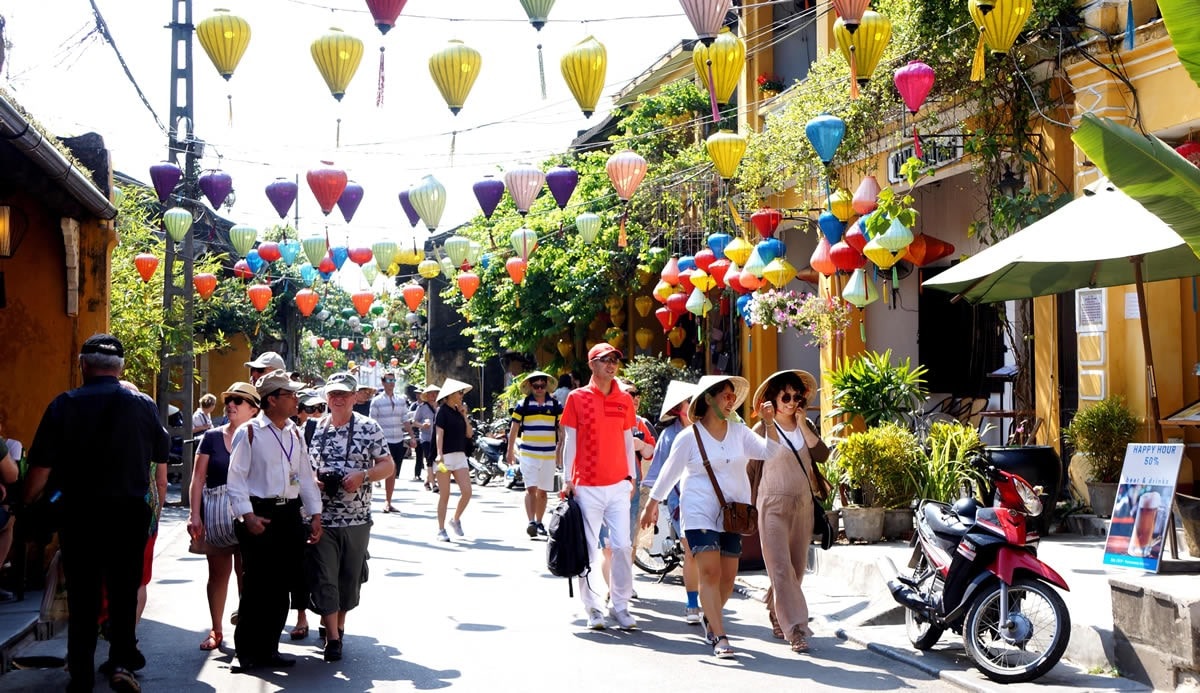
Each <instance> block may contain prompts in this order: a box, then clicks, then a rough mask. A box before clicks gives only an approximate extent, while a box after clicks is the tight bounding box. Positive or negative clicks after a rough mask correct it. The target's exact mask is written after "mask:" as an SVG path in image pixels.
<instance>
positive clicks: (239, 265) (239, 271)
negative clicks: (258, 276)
mask: <svg viewBox="0 0 1200 693" xmlns="http://www.w3.org/2000/svg"><path fill="white" fill-rule="evenodd" d="M233 276H235V277H237V278H238V279H254V270H252V269H250V263H248V262H246V261H245V260H238V261H237V262H235V263H233Z"/></svg>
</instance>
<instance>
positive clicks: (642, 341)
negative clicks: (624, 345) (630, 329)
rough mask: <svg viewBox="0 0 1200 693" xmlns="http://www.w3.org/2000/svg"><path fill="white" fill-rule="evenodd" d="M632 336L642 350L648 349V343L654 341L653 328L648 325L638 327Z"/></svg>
mask: <svg viewBox="0 0 1200 693" xmlns="http://www.w3.org/2000/svg"><path fill="white" fill-rule="evenodd" d="M633 337H634V339H636V340H637V343H638V346H640V347H641V348H642V349H643V350H645V349H649V348H650V345H651V344H653V343H654V330H651V329H650V328H649V327H639V328H637V332H634V333H633Z"/></svg>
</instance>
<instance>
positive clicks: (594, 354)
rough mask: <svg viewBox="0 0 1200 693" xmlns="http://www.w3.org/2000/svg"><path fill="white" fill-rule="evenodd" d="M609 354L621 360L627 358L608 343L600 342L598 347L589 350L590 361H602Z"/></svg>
mask: <svg viewBox="0 0 1200 693" xmlns="http://www.w3.org/2000/svg"><path fill="white" fill-rule="evenodd" d="M609 354H616V355H617V358H619V359H623V358H625V356H624V354H622V353H621V350H620V349H618V348H616V347H615V346H613V345H611V344H609V343H608V342H600V343H599V344H597V345H596V346H594V347H592V348H591V349H589V350H588V361H595V360H596V359H602V358H604V357H605V356H608V355H609Z"/></svg>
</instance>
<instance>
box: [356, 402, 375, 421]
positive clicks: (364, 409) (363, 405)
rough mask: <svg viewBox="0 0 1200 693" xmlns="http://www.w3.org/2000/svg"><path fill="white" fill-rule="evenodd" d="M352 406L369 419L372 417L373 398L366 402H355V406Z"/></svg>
mask: <svg viewBox="0 0 1200 693" xmlns="http://www.w3.org/2000/svg"><path fill="white" fill-rule="evenodd" d="M351 408H352V409H354V411H356V412H358V413H359V414H362V415H363V416H365V417H367V418H368V419H369V418H371V400H367V401H366V402H355V403H354V406H353V407H351Z"/></svg>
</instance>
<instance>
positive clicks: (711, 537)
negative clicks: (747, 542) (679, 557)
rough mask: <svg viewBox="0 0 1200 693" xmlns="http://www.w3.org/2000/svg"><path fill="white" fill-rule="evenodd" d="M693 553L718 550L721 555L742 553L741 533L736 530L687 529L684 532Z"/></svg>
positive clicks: (736, 555)
mask: <svg viewBox="0 0 1200 693" xmlns="http://www.w3.org/2000/svg"><path fill="white" fill-rule="evenodd" d="M684 536H685V537H686V538H687V542H688V546H690V547H691V549H692V553H693V554H698V553H703V552H705V551H717V550H720V552H721V555H722V556H726V557H728V558H738V557H739V556H741V555H742V535H740V534H738V533H737V532H718V531H717V530H715V529H689V530H687V531H686V532H684Z"/></svg>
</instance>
